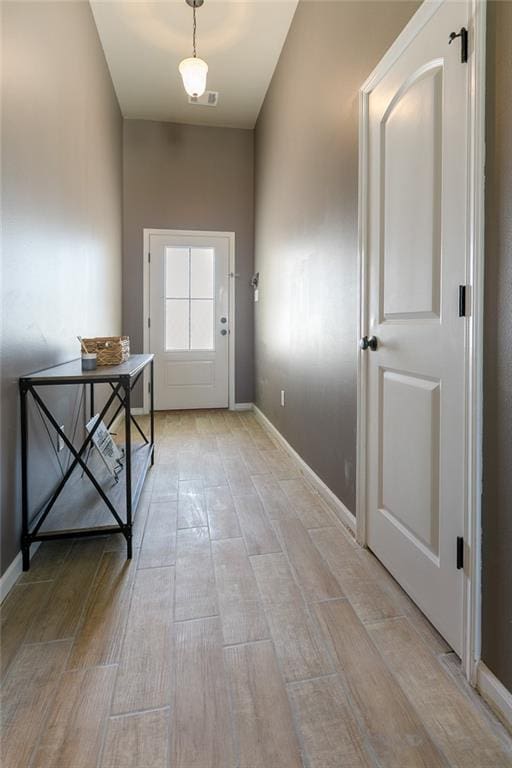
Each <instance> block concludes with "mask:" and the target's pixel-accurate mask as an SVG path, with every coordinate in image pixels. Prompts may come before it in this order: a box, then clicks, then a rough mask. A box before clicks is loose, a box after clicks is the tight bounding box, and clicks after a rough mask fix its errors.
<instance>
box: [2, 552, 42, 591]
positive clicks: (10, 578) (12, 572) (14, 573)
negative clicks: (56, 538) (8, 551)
mask: <svg viewBox="0 0 512 768" xmlns="http://www.w3.org/2000/svg"><path fill="white" fill-rule="evenodd" d="M40 545H41V542H40V541H34V543H33V544H32V545H31V547H30V557H31V558H32V557H33V556H34V555H35V553H36V552H37V550H38V549H39V547H40ZM22 572H23V561H22V557H21V552H18V554H17V555H16V557H15V558H14V560H13V561H12V563H11V564H10V566H9V567H8V568H7V570H6V571H5V573H4V574H3V576H2V577H1V578H0V603H3V601H4V600H5V598H6V597H7V595H8V594H9V592H10V591H11V589H12V588H13V587H14V585H15V584H16V582H17V581H18V578H19V577H20V576H21V574H22Z"/></svg>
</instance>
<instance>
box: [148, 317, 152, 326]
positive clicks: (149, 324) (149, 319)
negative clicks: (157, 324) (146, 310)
mask: <svg viewBox="0 0 512 768" xmlns="http://www.w3.org/2000/svg"><path fill="white" fill-rule="evenodd" d="M148 328H151V318H150V317H148Z"/></svg>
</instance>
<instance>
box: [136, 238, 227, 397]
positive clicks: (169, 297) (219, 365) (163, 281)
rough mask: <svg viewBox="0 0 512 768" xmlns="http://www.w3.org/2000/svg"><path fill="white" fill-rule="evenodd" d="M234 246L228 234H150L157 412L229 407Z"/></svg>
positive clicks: (151, 326) (151, 302)
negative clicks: (230, 288)
mask: <svg viewBox="0 0 512 768" xmlns="http://www.w3.org/2000/svg"><path fill="white" fill-rule="evenodd" d="M229 247H230V240H229V238H228V237H226V236H209V235H201V234H187V235H178V234H151V235H150V243H149V248H150V254H151V257H150V264H149V274H150V280H149V282H150V291H149V294H150V297H149V304H150V310H149V312H150V327H149V346H150V351H151V352H153V353H154V355H155V393H154V397H155V408H156V409H157V410H173V409H181V408H227V407H228V401H229V332H230V316H229V310H230V307H229Z"/></svg>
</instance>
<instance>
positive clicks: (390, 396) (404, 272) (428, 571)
mask: <svg viewBox="0 0 512 768" xmlns="http://www.w3.org/2000/svg"><path fill="white" fill-rule="evenodd" d="M469 14H470V10H469V4H468V3H467V2H444V3H442V4H441V5H440V6H439V8H438V9H437V11H436V12H435V13H434V15H433V16H432V17H431V18H430V20H429V21H428V22H427V23H426V25H425V26H423V28H422V29H421V31H419V32H418V34H417V35H416V37H415V39H414V40H413V42H412V43H411V44H410V45H408V46H407V47H406V48H405V50H404V51H403V53H402V54H401V55H399V57H398V58H397V59H395V60H394V61H391V62H390V64H389V66H388V67H387V68H386V67H384V70H383V75H382V77H380V79H378V81H377V83H376V84H375V85H374V87H372V88H371V91H370V95H369V99H368V172H367V173H368V176H367V179H368V196H367V201H368V217H367V232H368V243H367V253H368V257H367V258H368V277H367V280H368V283H367V289H368V290H367V296H368V316H367V333H368V337H372V336H374V337H376V339H377V348H376V350H372V348H371V347H372V346H373V344H372V345H370V346H369V347H368V348H367V349H366V351H362V352H361V354H362V355H364V358H363V364H364V365H366V366H367V382H368V388H367V425H368V426H367V465H366V477H367V487H366V493H367V496H366V498H367V517H366V520H367V542H368V546H369V547H370V548H371V549H372V550H373V551H374V552H375V554H376V555H377V556H378V558H379V559H380V560H381V561H382V562H383V563H384V565H385V566H386V567H387V568H388V569H389V571H390V572H391V573H392V574H393V575H394V576H395V578H396V579H397V580H398V582H399V583H400V584H401V585H402V586H403V587H404V589H405V590H406V591H407V592H408V593H409V594H410V595H411V597H412V598H413V599H414V601H415V602H416V603H417V605H418V606H419V607H420V608H421V609H422V610H423V612H424V613H425V614H426V615H427V616H428V617H429V619H430V620H431V621H432V623H433V624H434V625H435V626H436V627H437V629H438V630H439V631H440V632H441V634H442V635H443V636H444V637H445V638H446V640H447V641H448V642H449V643H450V645H451V646H452V647H453V648H454V650H455V651H457V652H458V653H459V654H460V653H461V650H462V630H463V572H462V570H460V569H458V568H457V559H456V552H457V537H462V536H463V531H464V503H465V455H464V444H465V442H464V441H465V422H464V413H465V391H464V388H465V332H466V320H465V319H464V318H463V317H460V316H459V286H460V285H464V283H465V275H466V258H467V237H468V235H467V232H468V226H467V199H468V193H467V168H466V166H467V157H468V154H467V153H468V147H467V136H468V126H467V120H468V104H469V83H468V65H467V64H464V63H461V41H460V38H459V39H456V40H454V41H453V44H452V45H449V44H448V40H449V35H450V33H451V32H457V33H458V32H459V30H460V29H461V27H465V28H471V24H470V19H469ZM388 60H389V59H388Z"/></svg>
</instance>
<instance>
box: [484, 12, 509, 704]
mask: <svg viewBox="0 0 512 768" xmlns="http://www.w3.org/2000/svg"><path fill="white" fill-rule="evenodd" d="M511 31H512V2H506V3H505V2H497V3H495V2H492V3H489V6H488V38H487V137H486V144H487V150H486V156H487V159H486V221H485V228H486V254H485V260H486V267H485V281H486V288H485V302H486V303H485V371H484V497H483V596H482V597H483V616H482V634H483V637H482V646H483V647H482V657H483V660H484V662H485V663H486V664H487V666H488V667H489V668H490V669H491V670H492V672H494V674H495V675H496V676H497V677H498V678H499V679H500V680H501V681H502V683H503V684H504V685H505V686H507V688H508V689H509V690H510V691H512V142H511V140H512V98H511V96H512V87H511V83H512V40H511V37H510V32H511Z"/></svg>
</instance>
